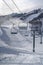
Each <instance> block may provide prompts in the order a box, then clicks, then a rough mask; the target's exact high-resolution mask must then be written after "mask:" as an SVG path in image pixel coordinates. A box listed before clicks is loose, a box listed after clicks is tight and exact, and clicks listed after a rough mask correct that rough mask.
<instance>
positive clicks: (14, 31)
mask: <svg viewBox="0 0 43 65" xmlns="http://www.w3.org/2000/svg"><path fill="white" fill-rule="evenodd" d="M17 33H18V30H17V27H16V26H15V24H13V26H12V28H11V34H17Z"/></svg>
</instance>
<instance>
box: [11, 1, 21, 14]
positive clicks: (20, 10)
mask: <svg viewBox="0 0 43 65" xmlns="http://www.w3.org/2000/svg"><path fill="white" fill-rule="evenodd" d="M12 2H13V4H14V5H15V6H16V8H17V9H18V11H19V12H20V13H22V12H21V10H20V9H19V7H18V6H17V5H16V3H15V2H14V0H12Z"/></svg>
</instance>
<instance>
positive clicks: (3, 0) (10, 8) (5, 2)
mask: <svg viewBox="0 0 43 65" xmlns="http://www.w3.org/2000/svg"><path fill="white" fill-rule="evenodd" d="M3 2H4V3H5V4H6V5H7V6H8V7H9V9H10V10H11V11H12V12H14V11H13V10H12V9H11V7H10V6H9V5H8V4H7V3H6V1H5V0H3Z"/></svg>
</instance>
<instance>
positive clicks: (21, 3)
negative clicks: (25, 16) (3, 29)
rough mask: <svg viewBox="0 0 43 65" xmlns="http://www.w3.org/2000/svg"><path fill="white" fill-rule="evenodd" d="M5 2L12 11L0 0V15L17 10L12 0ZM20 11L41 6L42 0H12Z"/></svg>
mask: <svg viewBox="0 0 43 65" xmlns="http://www.w3.org/2000/svg"><path fill="white" fill-rule="evenodd" d="M5 1H6V3H7V4H8V5H9V6H10V7H11V9H12V10H13V11H11V10H10V9H9V8H8V7H7V6H6V5H5V3H4V2H3V0H0V15H6V14H9V13H12V12H14V13H15V12H19V11H18V10H17V8H16V7H15V5H14V4H13V2H12V0H5ZM14 2H15V3H16V4H17V6H18V7H19V9H20V10H21V11H25V10H26V9H28V10H31V9H34V8H35V9H36V8H43V0H14Z"/></svg>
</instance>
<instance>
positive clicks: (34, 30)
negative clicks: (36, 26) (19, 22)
mask: <svg viewBox="0 0 43 65" xmlns="http://www.w3.org/2000/svg"><path fill="white" fill-rule="evenodd" d="M33 52H35V30H34V31H33Z"/></svg>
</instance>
